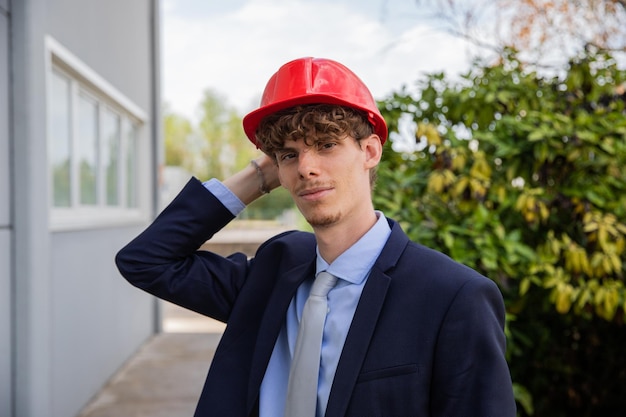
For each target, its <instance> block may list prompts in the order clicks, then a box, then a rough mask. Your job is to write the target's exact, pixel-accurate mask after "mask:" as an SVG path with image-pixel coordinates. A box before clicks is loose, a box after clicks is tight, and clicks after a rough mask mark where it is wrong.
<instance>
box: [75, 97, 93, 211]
mask: <svg viewBox="0 0 626 417" xmlns="http://www.w3.org/2000/svg"><path fill="white" fill-rule="evenodd" d="M78 172H79V176H78V180H79V183H80V188H79V189H80V203H81V204H85V205H96V204H97V203H98V106H97V105H96V103H95V102H94V101H93V100H91V99H89V98H88V97H85V96H82V95H81V96H80V98H79V99H78Z"/></svg>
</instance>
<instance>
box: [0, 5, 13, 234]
mask: <svg viewBox="0 0 626 417" xmlns="http://www.w3.org/2000/svg"><path fill="white" fill-rule="evenodd" d="M8 63H9V28H8V20H7V17H6V15H4V14H2V13H0V228H1V227H7V226H8V225H9V207H10V206H9V205H10V203H11V196H10V194H9V193H10V187H9V180H10V178H11V177H10V175H9V64H8Z"/></svg>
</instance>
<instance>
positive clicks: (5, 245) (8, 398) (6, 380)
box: [0, 229, 13, 416]
mask: <svg viewBox="0 0 626 417" xmlns="http://www.w3.org/2000/svg"><path fill="white" fill-rule="evenodd" d="M11 256H12V251H11V232H10V231H9V230H7V229H0V416H10V415H11V408H12V404H13V399H12V392H13V383H12V372H11V358H12V356H13V355H12V346H11V345H12V343H11V342H12V340H13V339H12V337H11V316H12V314H11V285H10V276H11Z"/></svg>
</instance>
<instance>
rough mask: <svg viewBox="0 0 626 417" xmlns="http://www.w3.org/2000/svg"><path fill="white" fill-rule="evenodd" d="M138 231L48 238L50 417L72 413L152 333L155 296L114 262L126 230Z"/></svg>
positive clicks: (137, 231) (123, 243) (55, 235)
mask: <svg viewBox="0 0 626 417" xmlns="http://www.w3.org/2000/svg"><path fill="white" fill-rule="evenodd" d="M139 231H140V230H138V229H136V230H129V231H128V232H127V233H124V232H122V233H121V232H120V231H119V230H110V229H105V230H100V229H98V230H95V231H83V232H72V233H55V234H54V235H53V237H52V245H51V246H52V248H53V249H52V254H51V259H52V265H51V271H52V283H51V294H50V295H51V298H52V323H53V331H52V333H53V335H54V337H53V342H52V349H51V351H52V375H53V376H54V384H53V387H52V389H53V395H52V397H53V407H54V412H53V415H54V416H59V417H62V416H72V415H76V414H77V413H78V411H79V410H80V409H81V408H82V407H83V406H84V405H85V404H86V403H87V401H88V400H89V399H90V398H91V397H92V396H93V395H94V393H95V392H97V391H98V390H99V389H100V388H101V386H102V385H103V382H104V381H106V379H107V378H108V377H109V376H111V375H112V374H113V373H114V372H115V371H116V370H117V369H118V368H119V367H120V366H121V364H122V363H124V362H125V361H126V359H128V357H129V356H130V355H131V354H132V353H133V352H135V350H136V349H137V347H138V346H140V345H141V344H142V343H143V342H144V341H145V340H146V339H147V338H149V337H150V335H151V334H152V327H151V326H149V323H151V321H152V313H153V307H154V302H155V299H154V298H153V297H152V296H149V295H147V294H145V293H143V292H142V291H139V290H137V289H136V288H134V287H132V286H131V285H130V284H129V283H128V282H126V280H124V279H123V278H122V277H121V276H120V275H119V272H118V271H117V269H116V267H115V264H114V261H113V256H114V254H115V253H116V252H117V250H119V249H120V248H121V247H122V246H124V245H125V244H126V243H127V242H128V239H129V234H133V235H134V234H136V233H139ZM77 382H79V383H77Z"/></svg>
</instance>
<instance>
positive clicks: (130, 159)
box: [124, 123, 137, 207]
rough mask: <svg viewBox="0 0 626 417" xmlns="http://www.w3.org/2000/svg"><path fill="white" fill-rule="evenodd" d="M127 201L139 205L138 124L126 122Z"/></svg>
mask: <svg viewBox="0 0 626 417" xmlns="http://www.w3.org/2000/svg"><path fill="white" fill-rule="evenodd" d="M125 126H126V132H124V135H125V137H126V202H127V205H128V207H137V126H135V125H133V124H131V123H126V124H125Z"/></svg>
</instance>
